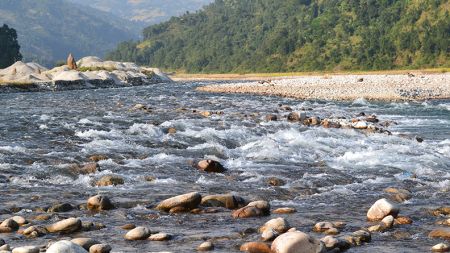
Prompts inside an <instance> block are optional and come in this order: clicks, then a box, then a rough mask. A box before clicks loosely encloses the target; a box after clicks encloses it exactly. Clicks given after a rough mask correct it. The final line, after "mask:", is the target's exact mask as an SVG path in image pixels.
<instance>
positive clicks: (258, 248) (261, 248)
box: [240, 242, 273, 253]
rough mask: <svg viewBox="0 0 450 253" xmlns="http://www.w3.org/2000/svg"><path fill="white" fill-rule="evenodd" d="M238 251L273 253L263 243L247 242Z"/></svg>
mask: <svg viewBox="0 0 450 253" xmlns="http://www.w3.org/2000/svg"><path fill="white" fill-rule="evenodd" d="M240 251H245V252H248V253H273V252H272V250H271V249H270V247H269V246H268V245H267V244H265V243H263V242H248V243H244V244H242V245H241V248H240Z"/></svg>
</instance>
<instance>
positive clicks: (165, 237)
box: [148, 233, 172, 242]
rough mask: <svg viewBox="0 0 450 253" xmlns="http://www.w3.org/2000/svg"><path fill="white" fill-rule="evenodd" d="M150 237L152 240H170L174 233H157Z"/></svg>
mask: <svg viewBox="0 0 450 253" xmlns="http://www.w3.org/2000/svg"><path fill="white" fill-rule="evenodd" d="M148 239H149V240H150V241H157V242H162V241H168V240H170V239H172V235H169V234H166V233H157V234H153V235H151V236H150V237H149V238H148Z"/></svg>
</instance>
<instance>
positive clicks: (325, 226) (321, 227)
mask: <svg viewBox="0 0 450 253" xmlns="http://www.w3.org/2000/svg"><path fill="white" fill-rule="evenodd" d="M332 228H335V227H334V224H333V223H331V222H319V223H316V225H314V228H313V231H314V232H319V233H322V232H326V231H327V230H329V229H332Z"/></svg>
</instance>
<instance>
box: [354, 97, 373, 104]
mask: <svg viewBox="0 0 450 253" xmlns="http://www.w3.org/2000/svg"><path fill="white" fill-rule="evenodd" d="M352 105H370V103H369V101H367V100H366V99H365V98H357V99H355V100H354V101H353V102H352Z"/></svg>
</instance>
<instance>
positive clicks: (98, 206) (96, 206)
mask: <svg viewBox="0 0 450 253" xmlns="http://www.w3.org/2000/svg"><path fill="white" fill-rule="evenodd" d="M87 208H88V209H89V210H92V211H103V210H111V209H113V208H114V205H113V204H112V202H111V200H110V199H109V198H108V197H106V196H103V195H96V196H93V197H90V198H89V199H88V201H87Z"/></svg>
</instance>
